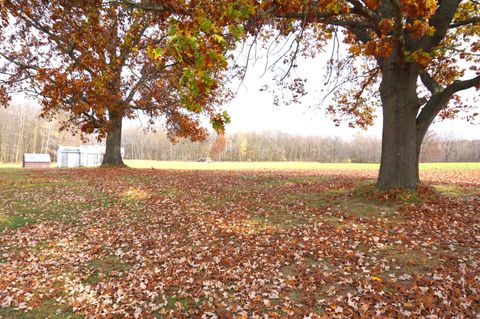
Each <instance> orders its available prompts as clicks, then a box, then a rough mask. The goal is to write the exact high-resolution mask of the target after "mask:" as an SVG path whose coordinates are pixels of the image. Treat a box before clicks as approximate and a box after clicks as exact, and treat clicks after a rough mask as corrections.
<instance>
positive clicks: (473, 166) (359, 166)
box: [125, 160, 480, 170]
mask: <svg viewBox="0 0 480 319" xmlns="http://www.w3.org/2000/svg"><path fill="white" fill-rule="evenodd" d="M125 163H126V164H127V165H128V166H129V167H132V168H155V169H181V170H188V169H192V170H204V169H206V170H378V169H379V167H380V165H379V164H364V163H317V162H214V163H201V162H179V161H176V162H175V161H144V160H126V161H125ZM420 169H421V170H430V169H435V170H436V169H443V170H452V169H455V170H457V169H458V170H479V169H480V163H422V164H420Z"/></svg>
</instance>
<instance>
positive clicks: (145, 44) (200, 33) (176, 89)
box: [0, 0, 235, 166]
mask: <svg viewBox="0 0 480 319" xmlns="http://www.w3.org/2000/svg"><path fill="white" fill-rule="evenodd" d="M226 5H227V6H229V7H228V8H231V11H232V12H233V13H234V12H235V10H234V9H235V8H234V7H232V6H230V4H229V3H226ZM148 9H149V7H148V6H147V7H144V6H143V5H142V6H137V5H136V4H135V3H134V2H129V1H102V0H94V1H82V0H76V1H63V0H55V1H40V0H34V1H30V0H28V1H26V0H6V1H3V2H2V10H1V11H2V18H3V19H2V22H3V27H2V30H1V34H0V42H1V43H2V44H1V45H0V55H1V58H2V60H3V63H2V68H1V73H2V77H1V82H2V83H1V84H2V86H1V88H2V89H1V90H0V97H1V98H2V101H3V103H5V102H6V98H7V96H8V95H11V94H14V93H16V92H26V93H27V94H30V95H32V96H34V97H37V98H38V99H39V101H40V104H41V106H42V111H43V112H42V115H43V116H44V117H53V116H56V115H57V114H58V113H59V112H66V113H67V114H68V120H67V121H65V123H64V124H65V125H64V127H65V128H73V129H75V128H80V129H81V131H82V132H83V133H94V132H96V133H98V136H99V138H100V139H103V138H106V154H105V157H104V162H103V164H104V165H109V166H110V165H123V161H122V157H121V151H120V150H121V134H122V120H123V119H124V118H135V117H137V116H139V115H140V114H145V115H147V116H148V118H149V123H153V121H154V119H156V118H158V117H162V118H164V123H165V126H166V129H167V131H168V134H169V137H170V138H171V140H175V139H177V138H179V137H182V138H186V137H189V138H190V139H192V140H202V139H205V138H206V137H207V135H208V132H207V130H206V129H205V128H203V127H202V125H201V120H200V114H204V115H205V114H206V116H207V117H209V118H210V119H211V122H212V124H213V126H214V128H215V129H216V130H217V131H220V132H221V131H222V130H223V127H224V124H225V123H226V122H228V115H227V114H226V113H219V112H217V111H216V108H215V105H217V104H219V102H220V101H221V100H222V99H223V98H226V97H227V96H228V95H226V94H224V92H225V91H224V90H223V89H222V87H221V86H219V85H218V82H219V81H221V80H222V75H221V74H220V73H219V71H220V70H222V69H223V68H225V66H226V58H225V56H224V54H223V53H224V52H225V50H226V49H227V47H228V39H229V37H228V35H229V32H228V30H226V31H227V32H224V30H219V29H218V28H216V26H215V24H214V23H213V22H211V20H209V19H208V18H207V16H208V14H209V12H208V10H209V9H211V7H206V8H203V9H202V7H201V6H196V5H195V4H194V3H192V2H191V1H171V2H168V1H167V2H165V1H163V2H162V4H160V5H157V6H155V9H156V10H153V11H152V10H148ZM219 21H220V19H219ZM232 31H235V30H233V29H232ZM230 38H232V36H230Z"/></svg>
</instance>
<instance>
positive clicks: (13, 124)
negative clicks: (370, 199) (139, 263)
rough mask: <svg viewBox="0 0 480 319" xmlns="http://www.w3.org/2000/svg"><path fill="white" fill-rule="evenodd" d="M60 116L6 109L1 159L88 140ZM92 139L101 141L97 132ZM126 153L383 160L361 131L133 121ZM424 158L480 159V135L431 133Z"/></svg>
mask: <svg viewBox="0 0 480 319" xmlns="http://www.w3.org/2000/svg"><path fill="white" fill-rule="evenodd" d="M60 126H61V122H60V121H59V120H51V121H48V120H46V119H43V118H41V117H39V110H38V108H37V107H35V106H32V105H27V104H18V105H14V106H12V107H10V108H7V109H1V110H0V162H2V163H13V162H20V161H21V158H22V155H23V154H24V153H49V154H50V155H51V156H52V158H53V159H55V158H56V150H57V148H58V146H59V145H66V146H76V145H79V144H81V143H83V141H82V139H81V138H80V136H79V135H78V134H77V135H76V136H74V135H72V133H71V132H69V131H62V132H59V128H60ZM87 143H89V144H97V143H98V141H97V140H96V139H95V136H94V135H90V136H89V141H88V142H87ZM123 146H124V147H125V158H126V159H145V160H159V161H197V160H201V159H205V158H212V159H213V160H216V161H249V162H258V161H261V162H274V161H312V162H324V163H335V162H354V163H378V162H379V161H380V152H381V139H380V138H375V137H371V136H366V135H364V134H361V133H359V134H357V135H356V136H352V138H351V139H342V138H340V137H338V136H300V135H292V134H288V133H285V132H269V131H266V132H245V133H235V134H229V133H228V131H227V134H226V135H224V136H221V135H217V134H216V133H213V134H211V136H210V138H209V139H207V140H206V141H204V142H192V141H190V140H186V139H182V140H179V141H178V143H176V144H172V143H171V142H170V140H169V139H168V137H167V135H166V134H165V132H163V131H162V128H161V127H160V128H159V130H158V131H157V132H151V131H148V132H145V131H144V130H143V129H141V128H137V127H127V128H125V129H124V132H123ZM421 161H422V162H478V161H480V140H474V141H469V140H460V139H458V138H455V136H454V135H453V134H452V133H451V132H445V134H443V135H438V134H435V133H432V132H430V133H429V134H427V136H426V138H425V140H424V145H423V148H422V154H421Z"/></svg>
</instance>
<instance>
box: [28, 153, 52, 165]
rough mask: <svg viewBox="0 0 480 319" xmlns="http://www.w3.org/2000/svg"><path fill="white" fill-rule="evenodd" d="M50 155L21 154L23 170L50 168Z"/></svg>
mask: <svg viewBox="0 0 480 319" xmlns="http://www.w3.org/2000/svg"><path fill="white" fill-rule="evenodd" d="M51 162H52V161H51V159H50V154H27V153H26V154H23V165H22V166H23V168H50V163H51Z"/></svg>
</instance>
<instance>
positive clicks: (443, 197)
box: [0, 169, 480, 319]
mask: <svg viewBox="0 0 480 319" xmlns="http://www.w3.org/2000/svg"><path fill="white" fill-rule="evenodd" d="M374 177H375V171H363V172H362V171H352V170H350V171H346V172H345V171H344V172H342V171H329V170H322V171H302V172H293V171H290V172H289V171H275V172H267V171H263V172H261V171H256V172H255V171H241V172H235V171H173V170H169V171H167V170H133V169H121V170H107V169H101V170H100V169H96V170H87V169H85V170H59V169H57V170H47V171H22V170H12V169H9V170H7V169H3V170H0V318H42V319H43V318H304V317H306V318H323V317H325V318H335V317H338V318H345V317H358V318H372V317H378V318H386V317H412V318H417V317H424V318H452V317H456V318H480V171H478V170H462V171H455V170H430V171H426V172H424V173H423V176H422V178H423V180H425V181H426V182H427V184H428V185H429V187H421V188H420V190H419V192H418V193H413V192H386V193H379V192H377V191H376V190H375V189H374V187H373V186H372V183H373V180H372V178H374Z"/></svg>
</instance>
